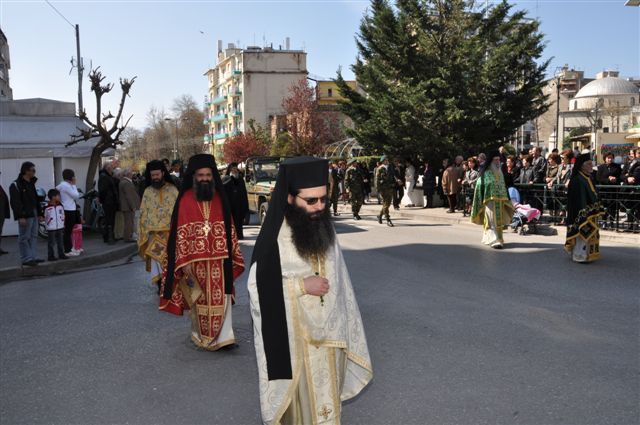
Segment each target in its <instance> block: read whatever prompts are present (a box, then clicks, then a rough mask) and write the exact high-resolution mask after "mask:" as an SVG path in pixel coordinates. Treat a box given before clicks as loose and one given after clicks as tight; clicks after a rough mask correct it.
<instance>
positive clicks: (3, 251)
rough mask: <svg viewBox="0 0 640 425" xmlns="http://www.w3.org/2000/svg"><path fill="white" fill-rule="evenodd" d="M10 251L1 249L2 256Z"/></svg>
mask: <svg viewBox="0 0 640 425" xmlns="http://www.w3.org/2000/svg"><path fill="white" fill-rule="evenodd" d="M8 253H9V251H5V250H4V249H0V255H4V254H8Z"/></svg>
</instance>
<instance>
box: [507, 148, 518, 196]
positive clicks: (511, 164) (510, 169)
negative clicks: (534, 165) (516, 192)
mask: <svg viewBox="0 0 640 425" xmlns="http://www.w3.org/2000/svg"><path fill="white" fill-rule="evenodd" d="M519 177H520V167H518V165H517V163H516V157H515V156H513V155H509V156H507V163H506V167H505V170H504V184H505V186H507V189H508V188H510V187H513V186H514V185H515V184H516V182H517V181H518V178H519Z"/></svg>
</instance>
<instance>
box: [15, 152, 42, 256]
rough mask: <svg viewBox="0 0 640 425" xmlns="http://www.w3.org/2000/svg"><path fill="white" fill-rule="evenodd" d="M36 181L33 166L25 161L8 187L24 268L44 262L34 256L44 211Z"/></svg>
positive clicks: (34, 167)
mask: <svg viewBox="0 0 640 425" xmlns="http://www.w3.org/2000/svg"><path fill="white" fill-rule="evenodd" d="M37 180H38V179H37V178H36V166H35V164H34V163H33V162H29V161H26V162H23V163H22V166H21V167H20V175H18V178H17V179H16V180H15V181H14V182H13V183H11V186H10V187H9V195H10V197H11V209H12V210H13V217H14V218H15V219H16V220H17V221H18V245H19V246H20V261H21V262H22V265H25V266H35V265H37V264H38V263H41V262H43V261H44V260H42V259H40V258H38V256H37V255H36V246H37V245H36V244H37V241H38V221H42V220H44V211H43V210H42V207H41V206H40V203H39V202H38V195H37V193H36V181H37Z"/></svg>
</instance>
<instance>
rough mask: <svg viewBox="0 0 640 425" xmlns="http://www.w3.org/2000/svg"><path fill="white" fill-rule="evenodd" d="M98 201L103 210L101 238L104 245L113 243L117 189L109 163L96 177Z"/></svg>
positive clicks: (111, 165)
mask: <svg viewBox="0 0 640 425" xmlns="http://www.w3.org/2000/svg"><path fill="white" fill-rule="evenodd" d="M98 199H99V200H100V203H101V204H102V209H103V210H104V222H103V225H102V238H103V240H104V242H105V243H115V237H114V234H113V227H114V225H115V221H116V211H118V187H117V186H116V181H115V179H114V178H113V164H111V163H109V164H106V165H105V166H104V168H103V169H102V170H101V171H100V175H99V177H98Z"/></svg>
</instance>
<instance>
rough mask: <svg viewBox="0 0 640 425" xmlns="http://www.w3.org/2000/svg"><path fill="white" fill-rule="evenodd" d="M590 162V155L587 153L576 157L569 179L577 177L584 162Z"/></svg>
mask: <svg viewBox="0 0 640 425" xmlns="http://www.w3.org/2000/svg"><path fill="white" fill-rule="evenodd" d="M587 161H591V155H590V154H588V153H582V154H580V155H578V156H577V157H576V162H575V163H574V164H573V171H572V172H571V177H573V176H577V175H578V173H579V172H580V170H581V169H582V166H583V165H584V163H585V162H587Z"/></svg>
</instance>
